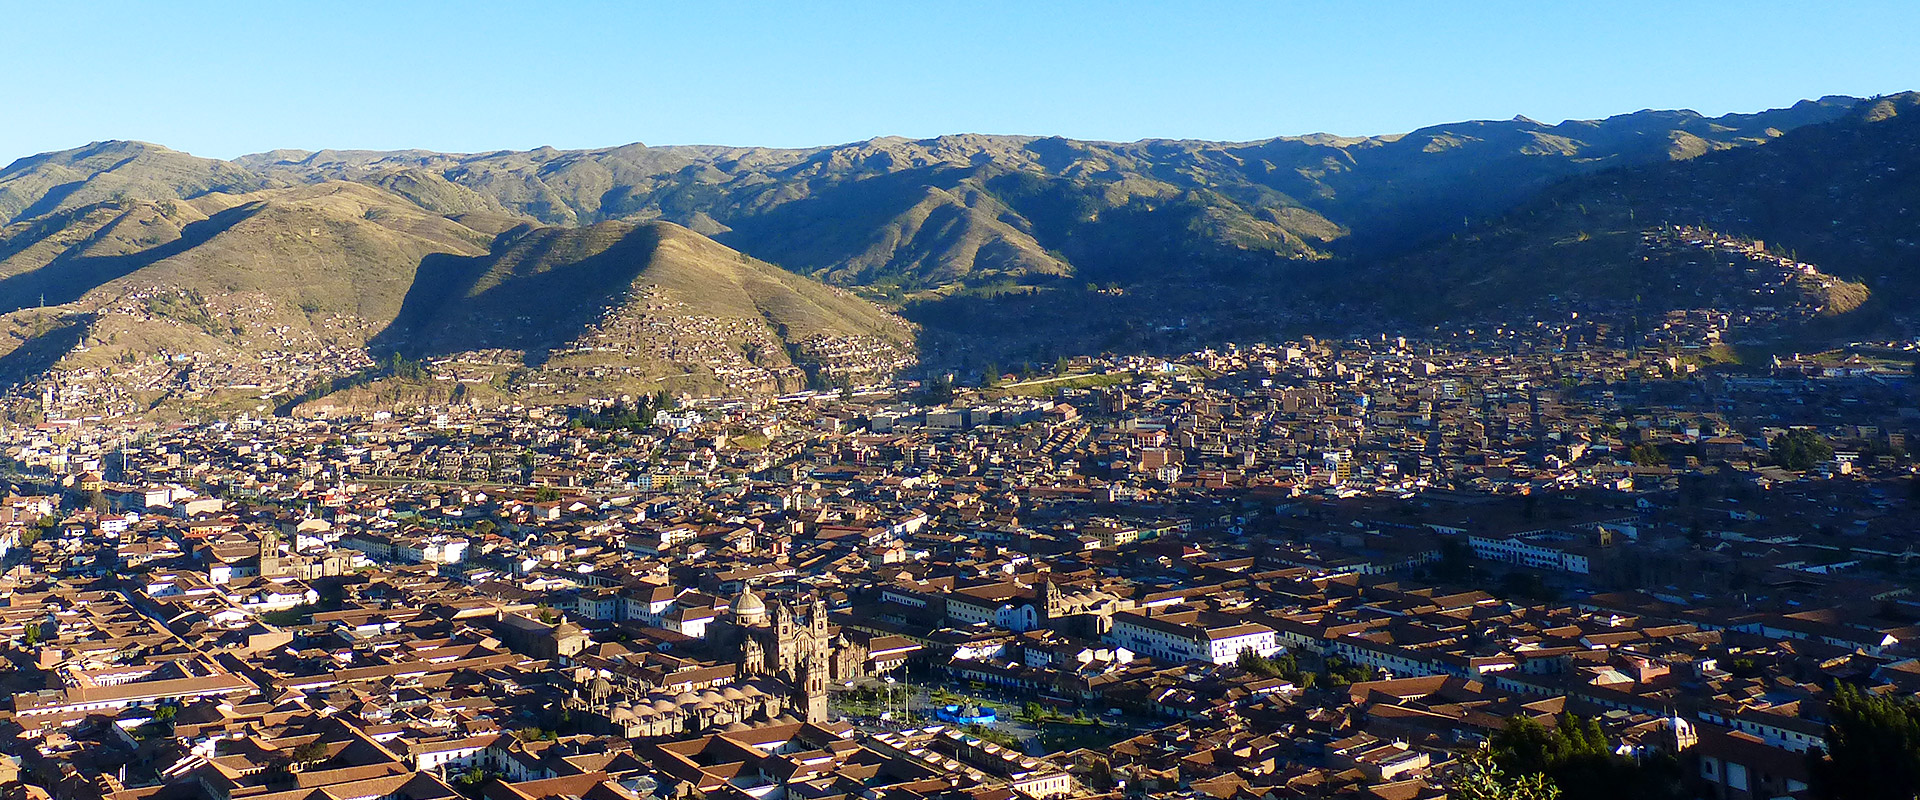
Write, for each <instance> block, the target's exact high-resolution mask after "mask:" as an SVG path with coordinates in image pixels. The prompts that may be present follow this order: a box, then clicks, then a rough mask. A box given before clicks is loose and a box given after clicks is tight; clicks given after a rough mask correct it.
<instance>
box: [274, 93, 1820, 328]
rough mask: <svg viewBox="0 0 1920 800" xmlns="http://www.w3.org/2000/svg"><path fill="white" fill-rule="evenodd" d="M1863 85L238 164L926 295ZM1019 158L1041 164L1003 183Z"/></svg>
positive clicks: (279, 175)
mask: <svg viewBox="0 0 1920 800" xmlns="http://www.w3.org/2000/svg"><path fill="white" fill-rule="evenodd" d="M1851 102H1852V101H1851V100H1850V99H1848V98H1827V99H1823V100H1821V101H1818V102H1812V101H1809V102H1804V103H1801V104H1798V105H1796V106H1794V107H1792V108H1787V109H1777V110H1773V111H1767V112H1761V113H1758V114H1747V115H1739V114H1735V115H1727V116H1723V117H1718V118H1707V117H1702V116H1700V115H1698V114H1694V113H1692V112H1678V111H1644V112H1638V113H1635V114H1627V115H1621V116H1618V117H1613V118H1609V119H1606V120H1596V121H1569V122H1566V123H1561V124H1558V125H1544V124H1541V123H1538V122H1534V121H1532V120H1526V119H1514V120H1505V121H1479V122H1462V123H1451V124H1446V125H1439V126H1434V127H1431V128H1425V129H1421V130H1418V131H1413V132H1411V133H1407V134H1403V135H1394V136H1378V137H1335V136H1326V135H1315V136H1307V137H1284V138H1278V139H1270V140H1264V141H1255V142H1245V143H1230V142H1229V143H1222V142H1198V141H1174V140H1147V141H1140V142H1132V143H1111V142H1083V141H1072V140H1067V139H1061V138H1057V137H1056V138H1041V137H1032V136H983V135H973V134H963V135H953V136H942V137H938V138H934V139H926V140H907V139H901V138H893V137H885V138H878V139H872V140H868V141H864V142H855V143H851V144H846V145H839V146H834V147H823V148H807V149H794V150H775V149H765V148H724V147H662V148H649V147H645V146H643V145H638V144H633V145H626V146H623V147H616V148H606V149H600V150H583V151H560V150H554V149H552V148H541V149H539V150H532V151H526V152H496V153H479V154H443V153H427V152H421V151H405V152H397V153H378V152H365V151H322V152H319V153H303V152H280V153H272V154H262V155H260V156H250V157H245V158H242V159H240V160H239V162H238V163H240V164H242V165H244V166H247V167H249V168H253V169H256V170H259V171H261V172H262V173H263V174H266V175H268V176H270V177H274V178H276V179H282V180H311V179H313V177H315V176H327V177H336V178H347V179H354V180H388V179H387V178H383V177H379V176H386V175H391V174H394V171H395V170H403V171H419V172H423V173H432V174H436V175H439V176H440V177H441V178H443V179H444V180H445V181H446V182H447V183H449V184H454V185H458V186H460V187H464V188H466V189H468V190H470V191H471V192H472V193H473V194H474V195H476V196H479V197H484V198H487V199H490V200H492V201H493V202H497V203H498V204H499V206H500V207H502V208H503V209H506V210H508V211H512V212H517V213H522V214H525V215H528V216H531V217H533V218H536V219H539V220H542V221H544V222H548V223H551V224H566V225H578V224H583V223H591V222H594V221H597V220H613V219H620V220H629V221H640V220H650V219H665V220H668V221H673V222H678V223H681V224H684V225H687V226H689V227H691V228H693V229H695V230H698V231H700V232H702V233H705V234H708V235H712V236H715V237H716V238H718V239H719V240H720V241H722V242H723V243H725V244H728V245H729V246H732V247H735V248H737V249H740V250H743V251H745V252H749V253H752V254H754V255H756V256H759V257H762V258H766V259H768V260H771V261H774V262H776V263H779V264H781V265H782V266H785V267H787V268H789V269H793V270H795V271H799V272H803V273H807V274H814V275H819V276H823V277H826V278H828V279H830V280H832V281H834V282H836V283H843V284H848V285H867V286H877V287H881V288H885V289H888V290H889V291H891V290H893V289H892V287H898V289H900V290H904V291H905V292H907V293H913V292H915V291H923V290H929V289H942V288H949V287H953V286H976V287H977V286H986V285H1004V284H1006V283H1009V282H1013V283H1041V282H1046V281H1047V280H1050V279H1052V278H1054V277H1058V276H1063V275H1068V274H1072V275H1075V276H1077V277H1082V278H1086V279H1089V280H1119V281H1122V282H1128V281H1131V280H1135V279H1140V278H1143V277H1150V276H1155V275H1182V274H1187V273H1188V272H1191V271H1194V270H1195V269H1196V268H1197V269H1200V270H1201V271H1204V270H1205V269H1206V268H1207V267H1208V266H1209V265H1212V266H1217V265H1220V264H1231V265H1237V266H1240V267H1245V266H1248V265H1250V264H1253V263H1255V262H1259V261H1265V262H1268V263H1277V262H1282V261H1287V260H1297V259H1303V258H1304V259H1318V258H1323V257H1326V256H1327V255H1329V254H1330V253H1332V252H1333V251H1334V248H1335V247H1336V246H1344V245H1340V244H1339V243H1341V242H1343V241H1348V240H1349V233H1351V234H1352V236H1351V238H1350V240H1351V241H1353V242H1355V243H1356V244H1355V245H1354V246H1353V247H1352V248H1350V249H1356V250H1364V249H1367V248H1375V249H1377V248H1382V247H1386V248H1391V247H1394V246H1404V245H1406V244H1409V243H1412V242H1415V241H1418V240H1420V239H1422V238H1425V237H1429V236H1432V235H1434V234H1435V233H1438V232H1443V231H1444V232H1450V231H1452V230H1457V229H1458V225H1459V223H1460V221H1461V219H1462V217H1463V216H1474V215H1480V214H1486V213H1491V212H1495V211H1498V210H1501V209H1503V208H1506V207H1507V206H1509V205H1511V204H1512V203H1514V202H1516V201H1518V200H1519V199H1521V198H1523V197H1525V196H1526V195H1527V194H1529V193H1531V192H1533V191H1536V190H1537V189H1539V188H1541V187H1543V186H1545V185H1547V184H1548V183H1550V182H1552V181H1554V180H1558V179H1560V178H1564V177H1566V176H1568V175H1574V174H1578V173H1582V172H1587V171H1591V170H1595V169H1599V168H1602V167H1606V166H1610V165H1615V164H1630V163H1647V162H1654V161H1662V160H1668V159H1684V158H1690V157H1694V156H1698V155H1700V154H1703V153H1708V152H1712V151H1715V150H1720V149H1726V148H1733V147H1740V146H1745V145H1750V144H1755V143H1760V142H1765V141H1768V140H1770V139H1771V138H1773V137H1775V136H1777V135H1778V134H1779V132H1780V131H1782V130H1790V129H1792V128H1795V127H1797V126H1801V125H1806V124H1810V123H1817V122H1821V121H1824V120H1828V119H1832V118H1833V117H1835V116H1837V115H1838V114H1840V113H1842V112H1843V111H1844V109H1845V108H1846V107H1847V106H1848V105H1849V104H1850V103H1851ZM1007 174H1017V175H1021V176H1025V177H1026V178H1028V179H1030V181H1029V182H1027V183H1019V182H1016V183H1014V184H1012V185H1008V184H1007V183H1006V182H1005V181H998V180H996V178H998V177H1000V176H1004V175H1007ZM419 182H420V183H421V186H422V188H420V189H418V190H413V189H409V190H407V192H414V191H417V193H418V194H419V197H418V198H417V199H419V200H420V201H421V202H423V203H425V204H428V205H429V207H434V208H441V207H448V208H453V207H459V208H468V207H477V205H476V204H477V203H479V202H480V201H478V200H475V199H474V198H472V197H467V196H466V195H460V194H458V193H455V192H452V191H450V190H448V189H446V188H445V187H441V186H439V185H437V184H434V185H433V186H431V187H427V186H426V184H428V183H432V182H431V181H429V180H426V179H420V181H419ZM1036 182H1037V184H1039V185H1038V186H1036V185H1034V184H1035V183H1036ZM1009 188H1011V189H1014V190H1018V191H1011V192H1010V191H1007V190H1008V189H1009ZM407 192H403V193H407ZM410 196H412V195H410ZM1125 228H1135V229H1143V230H1146V231H1149V233H1145V234H1138V235H1136V234H1132V233H1129V232H1128V231H1127V230H1120V229H1125Z"/></svg>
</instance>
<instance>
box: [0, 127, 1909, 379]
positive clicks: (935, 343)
mask: <svg viewBox="0 0 1920 800" xmlns="http://www.w3.org/2000/svg"><path fill="white" fill-rule="evenodd" d="M1914 109H1915V100H1914V97H1913V96H1912V95H1897V96H1891V97H1882V98H1872V99H1866V100H1861V99H1857V98H1846V97H1826V98H1822V99H1819V100H1809V101H1802V102H1799V103H1796V104H1794V105H1792V106H1791V107H1787V108H1782V109H1776V110H1771V111H1764V112H1760V113H1756V114H1732V115H1726V116H1721V117H1711V118H1710V117H1704V116H1701V115H1699V114H1695V113H1693V112H1688V111H1642V112H1637V113H1633V114H1626V115H1621V116H1617V117H1611V118H1608V119H1605V120H1598V121H1568V122H1563V123H1560V124H1557V125H1547V124H1542V123H1539V122H1535V121H1532V120H1528V119H1525V118H1515V119H1512V120H1506V121H1477V122H1463V123H1454V124H1447V125H1438V126H1434V127H1430V128H1423V129H1421V130H1417V131H1413V132H1410V133H1406V134H1399V135H1390V136H1373V137H1340V136H1332V135H1325V134H1318V135H1311V136H1302V137H1282V138H1275V139H1268V140H1262V141H1256V142H1239V143H1222V142H1203V141H1187V140H1146V141H1140V142H1132V143H1110V142H1087V141H1075V140H1069V139H1062V138H1058V137H1031V136H984V135H956V136H943V137H939V138H935V139H928V140H906V139H899V138H879V139H872V140H868V141H865V142H856V143H852V144H846V145H839V146H833V147H821V148H807V149H769V148H738V147H707V146H671V147H647V146H645V145H641V144H631V145H626V146H622V147H615V148H608V149H599V150H577V151H561V150H555V149H552V148H540V149H537V150H531V151H502V152H492V153H476V154H448V153H435V152H429V151H418V150H410V151H385V152H373V151H337V150H322V151H317V152H309V151H291V150H278V151H272V152H267V153H261V154H256V155H250V156H243V157H240V158H236V159H233V160H230V161H223V160H217V159H205V158H198V157H195V156H191V155H188V154H185V153H180V152H176V151H173V150H169V149H167V148H164V147H160V146H157V145H151V144H146V143H140V142H125V141H111V142H97V143H93V144H89V145H87V146H84V147H80V148H75V149H73V150H67V151H60V152H55V153H46V154H41V155H37V156H32V157H29V158H24V159H20V160H19V161H16V162H14V163H13V164H11V165H9V166H7V167H6V168H5V169H3V170H0V223H4V228H0V314H3V315H0V325H3V326H4V327H6V328H7V329H8V331H9V333H10V336H9V337H8V339H9V340H10V341H11V344H10V345H6V344H0V347H10V348H11V349H10V352H7V353H5V354H4V355H0V379H4V380H5V381H7V382H8V384H9V385H12V386H14V387H16V389H17V391H16V392H15V394H16V395H17V396H22V397H29V398H31V399H32V400H33V401H34V402H37V403H38V404H39V405H40V406H42V407H45V408H51V407H56V406H57V407H61V408H68V407H90V408H97V409H102V410H108V411H112V412H116V413H119V412H137V411H139V410H141V409H142V408H150V407H153V406H155V405H157V404H161V403H167V402H170V401H171V402H177V401H181V400H183V399H186V400H189V401H191V402H195V403H200V402H204V403H206V404H208V405H212V406H223V405H224V406H231V405H232V404H234V403H241V404H245V403H248V402H256V401H257V402H261V403H266V402H281V401H283V400H284V399H286V398H287V397H289V396H305V397H314V396H318V395H317V394H316V393H315V392H314V390H313V387H311V386H303V385H302V381H301V380H300V379H299V378H297V377H294V376H297V375H299V374H302V373H308V374H311V373H312V372H313V369H312V368H311V367H312V365H313V364H318V363H323V362H332V363H336V364H339V365H347V366H349V367H351V368H350V369H346V368H343V369H338V370H334V372H338V373H339V374H338V375H337V376H335V377H338V378H340V379H343V380H348V381H349V382H350V386H351V388H353V389H354V390H355V391H361V392H364V391H371V390H377V389H378V388H379V387H378V386H372V388H369V386H370V385H369V384H368V383H367V380H368V379H369V378H371V379H374V380H375V381H376V382H379V381H385V384H392V383H393V381H391V380H387V379H389V378H392V377H393V376H392V375H389V374H387V373H389V372H391V370H392V366H391V365H392V364H395V363H404V362H414V363H418V362H421V361H426V362H431V363H433V364H435V365H437V369H436V370H435V374H434V376H433V377H434V378H435V379H436V380H435V381H433V382H430V383H427V384H426V385H425V386H424V387H417V388H418V391H422V392H427V393H429V394H431V393H433V392H442V393H448V394H450V393H454V392H456V391H457V392H459V393H461V394H469V395H475V394H498V395H500V396H514V397H544V398H574V397H579V396H582V395H587V394H594V393H607V392H614V393H618V392H623V391H653V390H660V389H670V390H686V391H693V392H701V391H709V390H717V389H721V388H735V389H760V390H769V391H772V390H783V389H790V388H796V387H799V386H807V385H814V386H819V385H827V384H832V383H846V382H850V381H859V380H865V379H867V378H868V377H870V376H872V375H876V374H880V373H884V372H887V371H890V370H893V369H897V368H899V367H900V366H901V365H904V364H905V363H907V362H909V361H910V360H911V359H912V358H913V356H914V355H916V350H917V355H918V356H919V357H920V358H922V359H924V360H926V361H928V362H929V363H932V364H936V365H949V364H975V365H977V364H979V363H982V362H985V361H992V360H1000V361H1020V360H1029V361H1037V360H1042V359H1047V358H1050V356H1052V355H1055V354H1059V353H1063V352H1074V351H1083V350H1088V349H1121V348H1138V347H1147V348H1151V347H1157V346H1180V345H1184V344H1187V343H1197V342H1207V341H1215V340H1219V339H1222V338H1233V337H1254V338H1270V337H1271V336H1272V335H1275V334H1276V333H1278V332H1282V331H1283V330H1284V329H1287V328H1290V327H1306V328H1319V327H1328V326H1339V325H1345V326H1351V327H1365V326H1368V325H1375V326H1384V325H1389V324H1394V321H1395V320H1399V321H1402V322H1405V321H1415V322H1424V321H1431V320H1437V319H1445V318H1456V317H1461V316H1470V315H1474V314H1480V313H1485V312H1488V311H1489V310H1492V309H1494V308H1497V307H1506V306H1525V307H1534V306H1538V307H1547V306H1551V305H1553V304H1561V305H1565V304H1568V303H1576V304H1577V303H1582V302H1591V303H1614V304H1621V303H1627V304H1640V305H1645V306H1647V307H1648V308H1649V309H1652V310H1657V308H1658V307H1660V306H1663V305H1664V306H1676V304H1681V305H1684V304H1685V303H1687V302H1691V301H1694V300H1696V299H1697V298H1698V297H1706V296H1707V294H1706V293H1703V291H1702V289H1701V286H1702V285H1703V284H1705V283H1711V282H1713V281H1716V280H1719V278H1718V277H1716V275H1717V273H1712V272H1710V271H1701V270H1700V269H1696V268H1695V267H1697V266H1698V265H1697V264H1695V263H1694V262H1695V261H1697V259H1692V258H1689V257H1686V256H1685V255H1684V254H1681V255H1677V256H1676V255H1674V254H1671V253H1665V251H1661V252H1660V253H1655V254H1653V255H1649V252H1648V251H1647V248H1648V247H1649V246H1650V245H1649V244H1648V243H1649V242H1650V241H1653V239H1651V238H1650V236H1652V234H1651V233H1650V232H1652V231H1656V230H1669V229H1677V228H1680V227H1682V226H1684V227H1686V228H1687V229H1688V230H1699V231H1703V232H1704V233H1703V234H1702V235H1706V236H1708V237H1709V238H1715V239H1716V240H1717V237H1722V236H1725V237H1732V238H1734V239H1739V240H1740V241H1742V242H1748V243H1752V242H1754V241H1755V240H1760V241H1761V242H1763V243H1762V244H1760V245H1759V248H1760V250H1765V251H1776V252H1780V253H1786V254H1790V255H1791V256H1792V258H1791V259H1786V260H1785V261H1783V262H1782V263H1798V262H1804V265H1806V266H1808V267H1810V268H1812V269H1814V270H1815V272H1816V274H1815V277H1814V278H1813V279H1803V278H1796V279H1795V280H1792V281H1787V282H1784V283H1782V284H1781V285H1780V286H1779V287H1771V288H1766V289H1764V291H1766V292H1781V291H1786V292H1789V293H1791V294H1792V297H1791V298H1790V299H1791V300H1792V301H1793V302H1795V303H1800V304H1803V305H1805V306H1806V307H1808V308H1810V309H1813V310H1814V311H1815V312H1816V315H1825V316H1835V315H1841V314H1847V313H1853V314H1855V315H1856V316H1858V315H1860V314H1862V313H1871V314H1873V315H1877V316H1876V318H1884V317H1886V316H1887V315H1888V314H1892V313H1897V309H1898V308H1899V304H1900V301H1901V300H1902V299H1903V298H1910V297H1911V296H1912V293H1913V292H1914V291H1915V290H1916V289H1920V286H1917V285H1916V284H1915V278H1914V275H1915V272H1914V270H1913V267H1914V266H1915V264H1914V263H1913V260H1914V247H1915V245H1914V241H1915V240H1916V239H1920V237H1916V236H1914V235H1913V234H1912V232H1911V230H1912V225H1911V222H1910V219H1911V217H1910V216H1909V212H1908V210H1907V209H1909V208H1911V207H1912V203H1911V200H1912V195H1913V191H1914V188H1913V187H1914V180H1915V178H1914V177H1913V176H1914V175H1915V170H1920V164H1917V163H1915V162H1916V161H1920V157H1916V153H1920V149H1917V148H1915V147H1914V144H1915V140H1914V134H1915V130H1916V125H1917V124H1920V122H1917V121H1920V112H1916V111H1915V110H1914ZM1663 235H1664V234H1663ZM1696 238H1697V237H1696ZM1659 241H1663V242H1664V241H1667V240H1666V239H1660V240H1659ZM1783 258H1784V256H1783ZM1668 261H1671V262H1672V264H1670V265H1667V266H1659V268H1658V269H1655V270H1652V271H1649V268H1647V267H1645V266H1641V267H1636V268H1632V269H1629V268H1628V267H1629V266H1631V265H1634V264H1642V265H1644V264H1647V263H1653V264H1655V265H1656V266H1658V265H1664V264H1667V262H1668ZM775 265H777V266H775ZM1722 266H1723V267H1724V266H1726V265H1722ZM1748 266H1749V267H1750V266H1751V265H1748ZM1669 267H1671V268H1669ZM1746 272H1747V273H1752V272H1753V270H1752V269H1751V268H1748V269H1746ZM835 287H839V288H835ZM1781 287H1784V288H1781ZM1756 291H1760V290H1759V289H1756ZM1689 292H1691V294H1689ZM856 293H857V295H858V297H856V296H855V294H856ZM1870 295H1871V297H1872V299H1870V300H1869V299H1867V298H1868V297H1869V296H1870ZM1712 299H1714V300H1716V301H1719V300H1724V299H1726V298H1722V297H1720V296H1718V295H1714V296H1713V297H1712ZM1735 299H1736V300H1737V299H1738V298H1735ZM1753 302H1755V303H1756V304H1759V303H1761V302H1771V301H1763V300H1762V299H1754V300H1753ZM1676 307H1677V306H1676ZM1862 308H1864V309H1866V311H1865V312H1860V311H1856V309H1862ZM888 309H891V311H889V310H888ZM894 312H897V313H898V314H901V315H904V316H905V317H907V318H909V319H911V320H913V322H911V323H910V322H906V321H903V320H902V319H900V317H899V316H896V313H894ZM1516 313H1517V311H1516ZM915 323H918V325H916V324H915ZM321 388H322V389H326V388H337V385H333V384H329V385H323V386H322V387H321ZM321 394H324V392H321Z"/></svg>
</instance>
